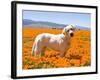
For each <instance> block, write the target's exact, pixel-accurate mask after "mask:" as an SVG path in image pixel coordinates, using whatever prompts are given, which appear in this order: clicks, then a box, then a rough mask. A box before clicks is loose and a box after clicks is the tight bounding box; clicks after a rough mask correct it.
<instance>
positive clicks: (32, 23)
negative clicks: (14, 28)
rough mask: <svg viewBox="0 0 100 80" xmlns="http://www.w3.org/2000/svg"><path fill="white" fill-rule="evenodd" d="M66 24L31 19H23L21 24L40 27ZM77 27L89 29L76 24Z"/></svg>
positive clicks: (58, 26)
mask: <svg viewBox="0 0 100 80" xmlns="http://www.w3.org/2000/svg"><path fill="white" fill-rule="evenodd" d="M67 25H68V24H66V25H65V24H58V23H54V22H46V21H33V20H28V19H23V26H24V27H27V26H28V27H41V28H60V29H62V28H64V27H65V26H67ZM77 28H78V29H85V30H90V28H87V27H82V26H78V25H77Z"/></svg>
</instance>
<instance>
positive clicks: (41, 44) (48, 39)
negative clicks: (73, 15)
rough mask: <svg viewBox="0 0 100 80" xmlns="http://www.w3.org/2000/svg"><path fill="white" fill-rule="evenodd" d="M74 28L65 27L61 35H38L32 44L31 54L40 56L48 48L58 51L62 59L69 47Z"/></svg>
mask: <svg viewBox="0 0 100 80" xmlns="http://www.w3.org/2000/svg"><path fill="white" fill-rule="evenodd" d="M74 30H75V27H74V26H73V25H68V26H66V27H65V28H64V29H63V31H62V33H61V34H58V35H54V34H49V33H42V34H39V35H38V36H37V37H36V39H35V41H34V44H33V47H32V54H34V55H35V56H36V55H39V56H41V54H42V53H44V51H45V48H46V47H49V48H52V49H53V50H56V51H59V52H60V56H61V57H63V56H64V55H65V53H66V51H67V50H68V48H69V47H70V38H71V37H73V36H74Z"/></svg>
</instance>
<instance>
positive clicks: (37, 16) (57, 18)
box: [23, 10, 91, 28]
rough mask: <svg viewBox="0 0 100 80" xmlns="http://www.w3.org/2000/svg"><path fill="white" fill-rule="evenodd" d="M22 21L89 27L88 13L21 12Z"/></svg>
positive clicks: (89, 16)
mask: <svg viewBox="0 0 100 80" xmlns="http://www.w3.org/2000/svg"><path fill="white" fill-rule="evenodd" d="M23 19H30V20H34V21H48V22H54V23H59V24H73V25H78V26H84V27H88V28H90V27H91V14H90V13H73V12H47V11H28V10H24V11H23Z"/></svg>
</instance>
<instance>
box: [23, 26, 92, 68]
mask: <svg viewBox="0 0 100 80" xmlns="http://www.w3.org/2000/svg"><path fill="white" fill-rule="evenodd" d="M61 32H62V30H61V29H51V28H43V29H41V28H32V27H23V32H22V33H23V40H22V41H23V42H22V44H23V48H22V49H23V50H22V51H23V54H22V59H23V60H22V68H23V69H25V70H27V69H41V68H65V67H66V68H67V67H81V66H82V67H83V66H91V33H90V30H77V31H75V33H74V37H72V38H71V44H70V48H69V49H68V51H67V52H66V54H65V56H64V57H62V58H61V57H59V52H57V51H54V50H52V49H50V48H47V49H46V51H45V54H44V55H43V56H42V57H40V58H38V57H34V56H32V54H31V51H32V45H33V44H34V40H35V37H36V36H37V35H38V34H41V33H52V34H60V33H61Z"/></svg>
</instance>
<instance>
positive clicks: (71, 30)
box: [62, 25, 75, 37]
mask: <svg viewBox="0 0 100 80" xmlns="http://www.w3.org/2000/svg"><path fill="white" fill-rule="evenodd" d="M74 31H75V26H74V25H68V26H66V27H65V28H64V29H63V32H62V33H63V34H64V35H68V36H70V37H73V36H74Z"/></svg>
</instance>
